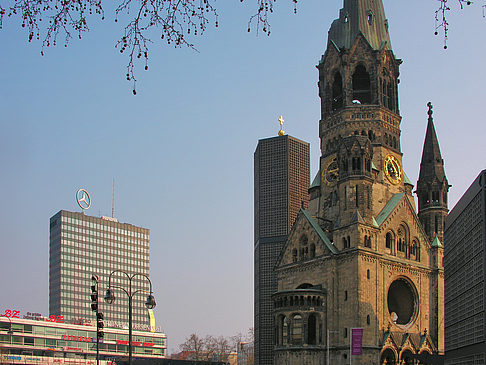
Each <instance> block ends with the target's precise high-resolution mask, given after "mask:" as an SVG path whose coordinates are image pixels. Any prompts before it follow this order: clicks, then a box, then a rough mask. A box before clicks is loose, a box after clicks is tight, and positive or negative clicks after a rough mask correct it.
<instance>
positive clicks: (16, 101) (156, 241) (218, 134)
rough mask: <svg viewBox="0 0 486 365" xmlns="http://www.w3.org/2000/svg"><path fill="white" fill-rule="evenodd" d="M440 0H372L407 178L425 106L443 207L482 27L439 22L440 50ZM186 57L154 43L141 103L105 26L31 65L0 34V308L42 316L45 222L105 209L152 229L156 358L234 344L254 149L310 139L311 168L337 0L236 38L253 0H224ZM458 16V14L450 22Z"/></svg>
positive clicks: (460, 169)
mask: <svg viewBox="0 0 486 365" xmlns="http://www.w3.org/2000/svg"><path fill="white" fill-rule="evenodd" d="M437 3H438V2H437V1H427V2H425V1H423V0H408V1H396V0H385V10H386V14H387V17H388V19H389V22H390V33H391V40H392V46H393V50H394V53H395V56H396V57H398V58H402V59H403V60H404V63H403V65H402V67H401V76H400V79H401V83H400V87H399V96H400V109H401V115H402V117H403V121H402V126H401V128H402V140H401V143H402V149H403V153H404V167H405V171H406V173H407V174H408V176H409V177H410V179H411V180H412V182H416V181H417V175H418V169H419V163H420V157H421V150H422V144H423V139H424V134H425V127H426V122H427V107H426V104H427V102H428V101H432V103H433V104H434V120H435V125H436V129H437V134H438V137H439V142H440V146H441V150H442V155H443V158H444V160H445V166H446V174H447V177H448V179H449V182H450V183H451V184H452V185H453V187H452V188H451V191H450V203H451V205H450V207H452V206H453V205H454V204H455V202H456V201H457V200H458V198H459V197H460V196H461V195H462V193H463V192H464V191H465V190H466V189H467V187H468V186H469V184H470V183H471V182H472V180H473V179H474V178H475V177H476V176H477V174H478V173H479V171H480V170H481V169H483V168H485V167H486V162H485V157H484V156H485V155H486V143H485V140H484V136H485V135H486V133H485V132H486V127H485V125H486V123H485V117H484V107H483V106H484V98H485V95H484V85H485V84H486V73H485V70H484V59H485V56H486V51H485V47H484V36H485V31H486V19H484V18H483V16H482V11H481V8H480V6H479V4H475V5H473V6H470V7H468V8H466V9H465V10H463V11H458V10H457V8H458V6H457V4H456V2H455V1H451V6H452V7H453V9H454V12H453V13H451V14H450V23H451V26H450V38H449V48H448V50H447V51H444V50H443V49H442V38H441V37H440V36H438V37H436V36H434V34H433V33H434V10H435V8H434V7H435V6H436V5H437ZM217 5H218V6H219V14H220V18H219V23H220V27H219V28H218V29H214V28H213V29H210V30H209V31H208V32H207V33H206V35H205V36H204V37H203V38H198V39H196V40H195V41H197V47H198V49H199V53H197V52H194V51H191V50H189V49H173V48H171V47H168V46H166V45H164V44H161V43H155V44H153V45H152V46H151V53H150V70H149V71H148V72H142V71H140V72H139V76H140V77H139V83H138V93H137V96H133V95H132V93H131V85H130V83H128V82H127V81H126V80H125V79H124V75H125V73H126V70H125V65H126V59H125V56H122V55H120V53H119V52H118V51H117V50H116V49H115V48H114V43H115V41H116V39H117V37H118V36H119V35H120V34H121V30H119V29H118V28H117V27H116V25H115V24H114V23H113V22H112V21H111V19H112V17H111V14H110V12H109V11H107V14H106V18H107V20H105V21H104V22H103V23H101V24H100V23H98V22H95V23H96V24H94V25H93V26H92V29H91V32H90V33H89V34H87V35H86V36H85V37H84V38H83V39H82V40H81V41H79V40H76V39H75V40H73V41H72V42H71V44H70V45H69V47H67V48H64V47H62V46H61V47H57V48H53V49H49V50H48V51H47V53H46V55H45V56H44V57H41V56H40V55H39V51H40V44H39V43H36V42H33V43H32V44H28V43H27V36H26V34H25V33H24V32H23V30H22V28H20V26H19V25H18V24H17V23H16V22H18V20H16V21H15V22H14V21H11V20H9V21H7V22H6V24H5V26H4V29H3V30H1V31H0V44H1V57H0V70H1V73H0V107H1V114H0V120H1V127H2V128H1V133H0V163H1V166H2V174H1V179H0V192H1V194H2V208H3V209H1V210H0V227H1V229H0V240H1V258H2V260H1V265H0V277H1V278H2V281H1V282H2V284H1V287H0V311H2V312H3V310H4V309H9V308H10V309H20V310H22V311H23V312H24V313H25V312H27V311H31V312H32V311H35V312H41V313H45V314H47V313H48V243H49V224H48V222H49V217H50V216H52V215H53V214H54V213H56V212H57V211H58V210H60V209H66V210H76V211H77V210H78V208H77V206H76V202H75V198H74V196H75V192H76V190H77V189H78V188H81V187H83V188H86V189H87V190H88V191H89V192H90V193H91V197H92V201H93V204H92V207H91V209H90V210H89V213H90V214H91V215H110V214H111V183H112V179H113V178H115V180H116V188H115V189H116V198H115V200H116V201H115V216H116V217H117V218H118V219H119V220H120V221H121V222H129V223H132V224H135V225H140V226H143V227H147V228H149V229H150V230H151V253H150V256H151V270H150V272H151V278H152V280H153V282H154V285H155V296H156V299H157V303H158V305H157V308H156V319H157V322H158V325H161V326H162V327H163V329H164V331H165V332H166V333H167V335H168V339H169V349H170V350H175V349H177V346H178V344H179V343H181V342H183V341H184V338H185V337H186V336H188V335H189V334H190V333H192V332H196V333H198V334H200V335H206V334H212V335H227V336H229V335H233V334H235V333H237V332H246V330H247V329H248V328H249V327H251V326H252V323H253V152H254V150H255V147H256V144H257V141H258V139H259V138H264V137H269V136H274V135H276V133H277V131H278V128H279V125H278V122H277V118H278V116H279V115H280V114H282V115H283V116H284V118H285V120H286V123H285V126H284V129H285V130H286V131H287V132H288V133H289V134H291V135H293V136H295V137H298V138H301V139H303V140H306V141H309V142H310V143H311V146H312V147H311V148H312V151H311V171H312V175H313V176H314V174H315V173H316V171H317V169H318V157H319V143H318V120H319V116H320V114H319V113H320V112H319V100H318V96H317V69H316V68H315V65H317V63H318V61H319V59H320V57H321V55H322V54H323V53H324V51H325V46H326V42H327V31H328V29H329V26H330V24H331V22H332V20H333V19H335V18H336V17H337V16H338V12H339V9H340V8H341V6H342V1H341V0H335V1H329V0H306V1H302V2H299V4H298V12H297V14H296V15H294V14H293V11H292V6H291V2H290V1H286V0H279V1H278V2H277V6H276V11H275V13H274V16H273V18H272V19H271V24H272V35H271V36H270V37H267V36H265V35H263V34H261V35H260V36H258V37H256V36H255V33H254V32H252V33H247V31H246V28H247V22H248V18H249V16H250V15H251V14H252V10H253V6H254V4H253V1H252V0H246V1H245V2H244V3H243V4H241V3H240V2H239V1H236V0H234V1H221V2H218V4H217ZM456 10H457V11H456Z"/></svg>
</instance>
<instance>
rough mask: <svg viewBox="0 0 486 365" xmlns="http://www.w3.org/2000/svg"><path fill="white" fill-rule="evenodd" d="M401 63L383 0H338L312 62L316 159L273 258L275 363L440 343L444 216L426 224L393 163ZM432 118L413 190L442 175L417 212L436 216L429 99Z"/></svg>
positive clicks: (335, 359) (345, 358) (422, 352)
mask: <svg viewBox="0 0 486 365" xmlns="http://www.w3.org/2000/svg"><path fill="white" fill-rule="evenodd" d="M400 64H401V60H399V59H397V58H395V56H394V54H393V51H392V49H391V45H390V40H389V35H388V22H387V20H386V18H385V15H384V10H383V4H382V3H381V1H370V0H345V2H344V8H343V9H342V10H341V12H340V17H339V19H337V20H335V21H334V22H333V24H332V26H331V30H330V32H329V40H328V47H327V50H326V52H325V54H324V55H323V57H322V59H321V61H320V63H319V65H318V66H317V68H318V70H319V96H320V98H321V120H320V122H319V136H320V140H321V157H320V170H319V173H318V174H317V176H316V178H315V179H314V182H313V183H312V185H311V187H310V189H309V194H310V202H309V208H308V209H307V210H305V209H301V210H300V212H299V214H298V216H297V219H296V221H295V224H294V225H293V227H292V230H291V231H290V234H289V236H288V239H287V241H286V243H285V246H284V247H283V249H282V252H281V253H280V257H279V259H278V261H277V265H276V268H275V271H276V273H277V280H278V291H277V292H276V293H275V294H274V295H273V297H272V298H273V301H274V320H275V356H274V364H275V365H295V364H306V365H307V364H309V365H321V364H322V365H324V364H328V363H332V364H348V363H350V360H352V363H353V364H385V363H386V364H415V363H418V358H420V357H421V358H422V359H424V358H425V357H427V356H428V357H433V356H436V355H442V354H443V351H444V330H443V326H444V309H443V303H444V272H443V267H442V257H443V247H442V244H441V239H442V236H441V233H442V228H441V227H442V226H440V227H439V226H438V228H440V229H436V230H435V231H431V230H429V231H426V230H424V226H423V224H422V222H421V220H420V219H419V216H418V215H417V212H416V209H415V202H414V197H413V195H412V190H413V185H412V183H411V182H410V181H409V179H408V178H407V176H406V174H405V172H404V171H403V168H402V153H401V143H400V123H401V117H400V114H399V108H398V87H397V85H398V83H399V80H398V76H399V66H400ZM430 125H432V131H431V132H430V133H429V132H427V135H426V139H425V143H424V154H423V156H422V164H421V174H420V176H421V177H422V179H421V180H419V185H420V194H421V196H432V190H434V191H436V190H438V189H436V188H437V187H438V186H440V188H441V190H440V192H441V198H440V206H437V205H438V204H436V205H434V204H431V202H430V201H426V203H424V204H422V205H421V207H422V208H424V209H422V211H420V212H419V213H422V215H423V216H424V217H428V215H430V213H429V212H430V211H431V210H430V209H432V208H433V213H434V214H435V215H438V216H439V218H440V220H441V222H443V219H444V218H445V215H446V214H447V192H448V189H449V185H448V183H447V179H445V175H444V174H443V161H442V158H440V151H439V148H438V142H437V137H436V135H435V129H433V121H432V106H431V105H430V106H429V127H428V129H429V128H430ZM431 139H433V141H431ZM431 145H432V146H433V148H429V147H430V146H431ZM437 153H438V155H437ZM431 154H432V155H431ZM425 162H427V163H425ZM428 162H430V163H428ZM438 164H440V166H438ZM441 166H442V169H441V168H440V167H441ZM422 169H427V171H428V170H429V169H432V170H433V171H432V172H430V173H426V172H425V171H424V172H422ZM441 172H442V174H441ZM427 189H429V190H430V191H429V190H427ZM419 199H420V198H419ZM432 205H434V207H432ZM426 208H427V209H429V210H427V209H426ZM441 224H443V223H441ZM439 235H440V236H439ZM352 328H363V338H362V355H359V356H356V355H354V356H352V359H350V356H351V354H350V339H351V331H352ZM329 361H330V362H329ZM422 363H426V362H424V361H423V362H422Z"/></svg>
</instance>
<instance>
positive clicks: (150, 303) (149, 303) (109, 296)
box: [105, 270, 156, 365]
mask: <svg viewBox="0 0 486 365" xmlns="http://www.w3.org/2000/svg"><path fill="white" fill-rule="evenodd" d="M114 273H121V274H124V275H125V276H126V277H127V279H128V290H127V289H125V288H124V287H121V286H118V285H112V284H111V277H112V276H113V274H114ZM137 276H141V277H144V278H145V279H147V281H148V282H149V284H150V291H146V290H142V289H139V290H135V291H133V292H132V280H133V278H135V277H137ZM112 288H113V289H120V290H122V291H124V292H125V294H126V295H127V296H128V364H129V365H131V364H132V302H133V296H134V295H135V294H137V293H144V294H148V296H147V300H146V301H145V306H146V307H147V309H153V308H154V307H155V305H156V303H155V298H154V296H153V295H152V282H151V281H150V279H149V277H148V276H147V275H145V274H142V273H135V274H132V275H130V274H128V273H127V272H125V271H123V270H114V271H112V272H111V274H110V277H109V279H108V289H107V290H106V294H105V301H106V302H107V303H108V304H112V303H113V302H114V301H115V294H114V292H113V290H112Z"/></svg>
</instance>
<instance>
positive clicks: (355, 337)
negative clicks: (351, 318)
mask: <svg viewBox="0 0 486 365" xmlns="http://www.w3.org/2000/svg"><path fill="white" fill-rule="evenodd" d="M362 342H363V329H362V328H351V355H361V354H362V353H363V347H362Z"/></svg>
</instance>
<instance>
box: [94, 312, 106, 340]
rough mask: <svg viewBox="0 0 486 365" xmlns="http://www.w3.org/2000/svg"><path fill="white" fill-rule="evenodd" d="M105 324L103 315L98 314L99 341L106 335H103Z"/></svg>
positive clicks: (97, 329)
mask: <svg viewBox="0 0 486 365" xmlns="http://www.w3.org/2000/svg"><path fill="white" fill-rule="evenodd" d="M104 327H105V324H104V323H103V313H96V331H97V336H98V339H100V338H103V337H104V336H105V334H104V333H103V328H104Z"/></svg>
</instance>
